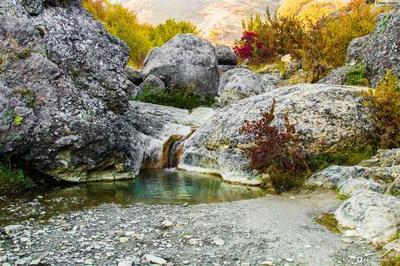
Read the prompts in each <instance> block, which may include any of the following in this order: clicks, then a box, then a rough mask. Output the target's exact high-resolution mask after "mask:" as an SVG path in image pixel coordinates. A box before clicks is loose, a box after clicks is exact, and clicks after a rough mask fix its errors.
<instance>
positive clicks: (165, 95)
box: [130, 86, 215, 110]
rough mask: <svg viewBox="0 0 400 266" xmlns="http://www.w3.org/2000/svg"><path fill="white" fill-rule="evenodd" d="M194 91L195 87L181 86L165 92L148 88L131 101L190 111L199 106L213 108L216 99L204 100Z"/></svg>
mask: <svg viewBox="0 0 400 266" xmlns="http://www.w3.org/2000/svg"><path fill="white" fill-rule="evenodd" d="M193 90H194V87H191V88H183V87H180V86H174V87H172V88H167V89H165V90H159V89H154V88H150V87H146V88H145V89H144V91H143V92H142V93H141V94H139V95H137V96H136V97H132V98H131V99H130V100H132V101H141V102H147V103H154V104H159V105H166V106H173V107H176V108H182V109H188V110H191V109H194V108H197V107H199V106H211V105H213V104H214V102H215V100H214V98H211V97H208V98H207V97H206V98H202V97H200V96H198V95H196V94H194V93H193Z"/></svg>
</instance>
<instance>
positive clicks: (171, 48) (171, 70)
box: [142, 34, 219, 98]
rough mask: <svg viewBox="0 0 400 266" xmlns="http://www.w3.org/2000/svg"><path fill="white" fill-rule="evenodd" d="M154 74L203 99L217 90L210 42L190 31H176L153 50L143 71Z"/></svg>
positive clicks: (215, 56)
mask: <svg viewBox="0 0 400 266" xmlns="http://www.w3.org/2000/svg"><path fill="white" fill-rule="evenodd" d="M142 72H143V74H144V76H145V77H147V76H149V75H151V74H152V75H155V76H157V77H159V78H161V79H162V80H163V81H164V83H165V84H166V85H167V87H174V86H177V87H179V88H187V89H190V90H193V92H194V93H195V94H197V95H199V96H202V97H203V98H206V97H214V96H216V95H217V93H218V81H219V74H218V61H217V55H216V54H215V49H214V47H213V46H212V44H211V43H210V42H208V41H206V40H203V39H201V38H200V37H197V36H196V35H193V34H178V35H176V36H175V37H174V38H172V39H171V40H169V41H168V42H167V43H166V44H164V45H163V46H162V47H161V48H159V49H153V50H152V51H151V54H150V55H149V57H148V59H147V60H146V65H145V67H144V68H143V70H142Z"/></svg>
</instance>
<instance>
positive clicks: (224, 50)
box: [215, 45, 237, 66]
mask: <svg viewBox="0 0 400 266" xmlns="http://www.w3.org/2000/svg"><path fill="white" fill-rule="evenodd" d="M215 53H216V54H217V60H218V65H232V66H236V65H237V56H236V54H235V53H234V52H233V51H232V49H231V48H229V47H228V46H225V45H218V46H216V47H215Z"/></svg>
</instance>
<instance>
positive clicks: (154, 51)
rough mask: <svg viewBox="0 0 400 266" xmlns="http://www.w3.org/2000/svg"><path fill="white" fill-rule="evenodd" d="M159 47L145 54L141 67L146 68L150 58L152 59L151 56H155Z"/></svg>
mask: <svg viewBox="0 0 400 266" xmlns="http://www.w3.org/2000/svg"><path fill="white" fill-rule="evenodd" d="M159 49H160V47H153V48H152V49H151V50H150V52H149V53H148V54H147V56H146V57H145V58H144V61H143V65H144V66H146V65H147V63H148V62H149V60H150V58H152V56H153V55H155V54H156V51H158V50H159Z"/></svg>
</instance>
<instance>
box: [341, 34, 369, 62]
mask: <svg viewBox="0 0 400 266" xmlns="http://www.w3.org/2000/svg"><path fill="white" fill-rule="evenodd" d="M368 39H369V36H368V35H367V36H363V37H360V38H356V39H354V40H352V41H351V42H350V44H349V47H348V48H347V55H346V63H347V64H350V65H354V64H357V63H362V61H363V57H364V52H365V48H366V45H367V43H368Z"/></svg>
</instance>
